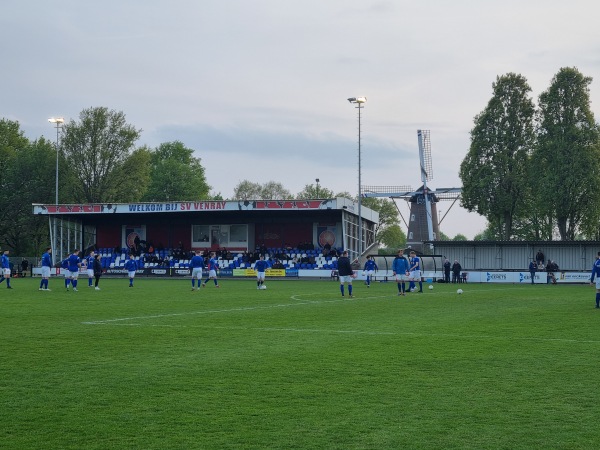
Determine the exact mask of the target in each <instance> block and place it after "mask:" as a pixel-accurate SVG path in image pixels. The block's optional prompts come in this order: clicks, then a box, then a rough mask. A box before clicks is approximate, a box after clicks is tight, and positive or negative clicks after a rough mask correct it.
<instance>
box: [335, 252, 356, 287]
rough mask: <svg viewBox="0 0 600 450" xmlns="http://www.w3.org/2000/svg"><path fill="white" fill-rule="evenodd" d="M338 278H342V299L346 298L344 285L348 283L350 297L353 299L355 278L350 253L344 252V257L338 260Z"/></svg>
mask: <svg viewBox="0 0 600 450" xmlns="http://www.w3.org/2000/svg"><path fill="white" fill-rule="evenodd" d="M337 263H338V276H339V278H340V291H341V292H342V297H343V296H344V284H345V283H348V296H349V297H350V298H353V297H354V296H353V295H352V278H355V277H356V275H354V271H353V270H352V264H351V263H350V258H348V251H347V250H344V251H343V252H342V256H340V257H339V258H338V261H337Z"/></svg>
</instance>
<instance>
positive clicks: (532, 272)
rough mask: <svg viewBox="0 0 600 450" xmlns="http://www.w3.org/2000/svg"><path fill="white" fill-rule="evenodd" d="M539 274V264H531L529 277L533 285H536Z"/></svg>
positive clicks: (533, 262) (532, 262)
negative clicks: (537, 274) (536, 277)
mask: <svg viewBox="0 0 600 450" xmlns="http://www.w3.org/2000/svg"><path fill="white" fill-rule="evenodd" d="M536 272H537V264H536V263H535V261H531V262H530V263H529V275H530V276H531V284H535V273H536Z"/></svg>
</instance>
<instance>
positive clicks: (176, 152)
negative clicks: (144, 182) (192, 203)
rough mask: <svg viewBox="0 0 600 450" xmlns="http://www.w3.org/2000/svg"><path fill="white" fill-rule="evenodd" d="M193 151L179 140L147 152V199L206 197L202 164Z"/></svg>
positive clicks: (197, 198) (207, 190)
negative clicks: (148, 178)
mask: <svg viewBox="0 0 600 450" xmlns="http://www.w3.org/2000/svg"><path fill="white" fill-rule="evenodd" d="M200 161H201V160H200V158H195V157H194V150H192V149H190V148H187V147H185V146H184V145H183V144H182V143H181V142H179V141H174V142H166V143H163V144H160V145H159V146H158V148H156V149H155V150H154V151H152V152H150V166H151V169H150V184H149V187H148V191H147V192H146V194H145V195H144V199H145V200H146V201H160V202H162V201H169V200H203V199H207V198H208V193H209V191H210V186H209V185H208V184H207V183H206V176H205V171H204V167H202V164H201V162H200Z"/></svg>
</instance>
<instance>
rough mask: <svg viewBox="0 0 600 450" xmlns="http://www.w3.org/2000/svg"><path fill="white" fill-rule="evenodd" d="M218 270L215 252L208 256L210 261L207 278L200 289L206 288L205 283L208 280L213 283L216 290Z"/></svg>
mask: <svg viewBox="0 0 600 450" xmlns="http://www.w3.org/2000/svg"><path fill="white" fill-rule="evenodd" d="M218 268H219V261H218V259H217V255H216V254H215V252H212V253H211V254H210V259H209V260H208V278H207V279H206V280H204V283H202V287H206V283H208V280H213V281H214V282H215V287H216V288H218V287H220V286H219V282H218V281H217V269H218Z"/></svg>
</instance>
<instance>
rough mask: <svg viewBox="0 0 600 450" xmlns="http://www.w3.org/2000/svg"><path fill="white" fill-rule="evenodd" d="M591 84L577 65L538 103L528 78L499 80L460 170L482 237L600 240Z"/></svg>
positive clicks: (599, 143) (599, 166) (466, 203)
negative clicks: (481, 226)
mask: <svg viewBox="0 0 600 450" xmlns="http://www.w3.org/2000/svg"><path fill="white" fill-rule="evenodd" d="M591 82H592V78H591V77H586V76H584V75H583V74H582V73H581V72H580V71H579V70H578V69H577V68H571V67H566V68H561V69H560V70H559V71H558V73H557V74H556V75H555V76H554V77H553V78H552V81H551V83H550V87H549V88H548V89H547V90H545V91H544V92H542V93H541V94H540V95H539V98H538V103H537V106H536V105H535V104H534V101H533V99H532V98H531V96H530V93H531V87H530V86H529V84H528V82H527V79H526V78H525V77H524V76H523V75H520V74H515V73H508V74H505V75H502V76H498V77H497V78H496V81H495V83H493V85H492V87H493V95H492V98H491V99H490V100H489V102H488V103H487V106H486V107H485V109H484V110H483V111H482V112H481V113H479V114H478V115H477V116H476V117H475V119H474V127H473V128H472V130H471V144H470V148H469V151H468V153H467V155H466V156H465V158H464V160H463V161H462V164H461V166H460V178H461V180H462V183H463V191H462V197H461V204H462V206H463V207H465V208H466V209H467V210H469V211H474V212H477V213H479V214H481V215H482V216H484V217H485V218H486V219H487V221H488V228H487V229H486V231H485V232H484V233H483V236H480V237H479V238H483V239H501V240H556V239H560V240H564V241H572V240H575V239H593V240H598V239H600V226H599V224H600V195H598V193H597V189H596V188H597V184H598V183H599V182H600V127H599V125H598V124H597V123H596V121H595V119H594V114H593V113H592V111H591V108H590V92H589V86H590V84H591Z"/></svg>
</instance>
